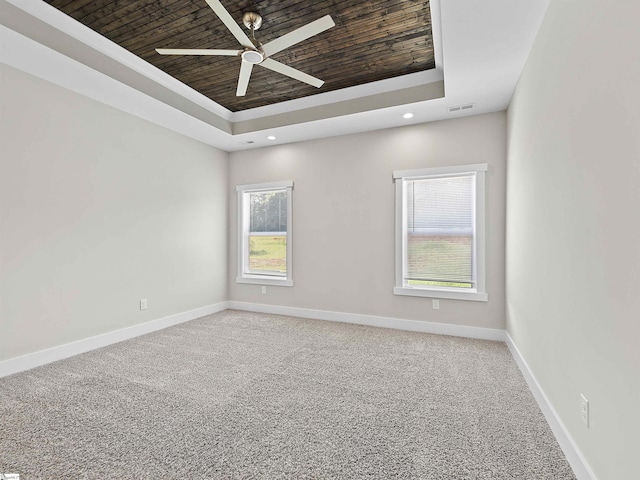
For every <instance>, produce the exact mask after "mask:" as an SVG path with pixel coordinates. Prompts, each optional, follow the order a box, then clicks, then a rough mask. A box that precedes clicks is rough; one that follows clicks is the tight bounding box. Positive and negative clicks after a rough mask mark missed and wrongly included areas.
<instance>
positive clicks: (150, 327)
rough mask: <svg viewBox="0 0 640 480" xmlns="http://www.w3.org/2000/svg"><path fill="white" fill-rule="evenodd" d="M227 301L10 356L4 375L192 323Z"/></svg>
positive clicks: (1, 366) (0, 368) (2, 366)
mask: <svg viewBox="0 0 640 480" xmlns="http://www.w3.org/2000/svg"><path fill="white" fill-rule="evenodd" d="M227 308H228V307H227V302H220V303H216V304H213V305H208V306H206V307H201V308H196V309H194V310H189V311H187V312H182V313H177V314H175V315H169V316H168V317H164V318H158V319H157V320H151V321H150V322H145V323H141V324H139V325H133V326H131V327H126V328H122V329H120V330H115V331H113V332H107V333H103V334H101V335H96V336H95V337H89V338H85V339H83V340H78V341H76V342H71V343H67V344H64V345H59V346H57V347H52V348H47V349H46V350H40V351H39V352H34V353H29V354H27V355H23V356H21V357H16V358H10V359H8V360H4V361H2V362H0V378H1V377H5V376H7V375H11V374H13V373H18V372H22V371H24V370H29V369H30V368H34V367H39V366H40V365H45V364H47V363H51V362H55V361H57V360H62V359H63V358H68V357H71V356H73V355H78V354H80V353H84V352H88V351H89V350H94V349H96V348H101V347H106V346H107V345H111V344H112V343H118V342H122V341H123V340H128V339H130V338H134V337H138V336H140V335H144V334H145V333H151V332H155V331H156V330H162V329H163V328H167V327H171V326H173V325H177V324H179V323H183V322H188V321H189V320H194V319H196V318H200V317H203V316H205V315H210V314H212V313H216V312H221V311H222V310H226V309H227Z"/></svg>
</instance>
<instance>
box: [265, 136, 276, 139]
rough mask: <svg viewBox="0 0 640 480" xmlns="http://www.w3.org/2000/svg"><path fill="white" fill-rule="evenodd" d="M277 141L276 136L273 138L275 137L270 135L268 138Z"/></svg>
mask: <svg viewBox="0 0 640 480" xmlns="http://www.w3.org/2000/svg"><path fill="white" fill-rule="evenodd" d="M275 139H276V137H275V136H273V135H269V136H268V137H267V140H275Z"/></svg>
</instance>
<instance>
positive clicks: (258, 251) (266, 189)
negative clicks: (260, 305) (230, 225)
mask: <svg viewBox="0 0 640 480" xmlns="http://www.w3.org/2000/svg"><path fill="white" fill-rule="evenodd" d="M292 189H293V182H291V181H287V182H277V183H262V184H257V185H240V186H238V187H236V190H237V192H238V276H237V278H236V281H237V282H238V283H257V284H262V285H286V286H292V285H293V281H292V277H291V190H292Z"/></svg>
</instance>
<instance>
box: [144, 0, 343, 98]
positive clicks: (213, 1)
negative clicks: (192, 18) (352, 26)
mask: <svg viewBox="0 0 640 480" xmlns="http://www.w3.org/2000/svg"><path fill="white" fill-rule="evenodd" d="M205 1H206V2H207V4H209V6H210V7H211V9H212V10H213V11H214V13H215V14H216V15H217V16H218V18H220V20H222V22H223V23H224V24H225V25H226V27H227V28H228V29H229V31H230V32H231V34H232V35H233V36H234V37H236V40H238V42H240V45H241V48H240V49H239V50H213V49H183V48H156V52H158V53H159V54H161V55H223V56H230V57H235V56H240V57H242V63H241V64H240V76H239V77H238V88H237V89H236V96H238V97H243V96H244V95H245V94H246V93H247V87H248V86H249V78H250V77H251V70H252V69H253V66H254V65H260V66H262V67H265V68H268V69H269V70H273V71H274V72H278V73H281V74H283V75H286V76H287V77H291V78H294V79H296V80H299V81H301V82H304V83H308V84H309V85H313V86H314V87H316V88H320V87H321V86H322V85H323V84H324V81H323V80H320V79H319V78H316V77H313V76H311V75H309V74H307V73H304V72H302V71H300V70H296V69H295V68H292V67H289V66H288V65H285V64H284V63H280V62H277V61H276V60H273V59H272V58H270V57H271V56H272V55H274V54H275V53H278V52H280V51H282V50H284V49H285V48H288V47H291V46H292V45H295V44H297V43H300V42H302V41H304V40H306V39H308V38H311V37H313V36H314V35H317V34H319V33H322V32H324V31H325V30H328V29H330V28H331V27H333V26H335V22H334V21H333V19H332V18H331V16H330V15H325V16H324V17H322V18H319V19H318V20H315V21H313V22H311V23H308V24H307V25H305V26H303V27H300V28H298V29H296V30H293V31H292V32H289V33H287V34H285V35H283V36H281V37H279V38H276V39H275V40H272V41H271V42H269V43H266V44H265V45H262V44H261V43H260V42H259V41H258V40H256V38H255V35H254V32H255V31H256V30H258V29H259V28H260V26H261V25H262V17H261V16H260V15H259V14H257V13H255V12H247V13H245V14H244V15H243V16H242V23H243V24H244V26H245V27H247V28H248V29H249V30H251V38H249V37H248V36H247V35H246V34H245V33H244V31H243V30H242V29H241V28H240V26H239V25H238V24H237V23H236V21H235V20H234V19H233V17H232V16H231V15H230V14H229V12H227V10H226V9H225V8H224V7H223V6H222V4H221V3H220V2H219V1H218V0H205Z"/></svg>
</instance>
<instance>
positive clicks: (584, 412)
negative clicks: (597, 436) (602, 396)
mask: <svg viewBox="0 0 640 480" xmlns="http://www.w3.org/2000/svg"><path fill="white" fill-rule="evenodd" d="M580 418H581V419H582V423H584V424H585V425H586V426H587V428H589V400H587V397H585V396H584V395H582V394H580Z"/></svg>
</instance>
